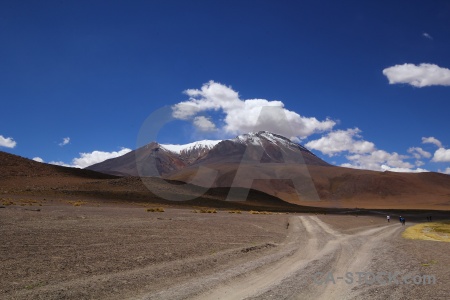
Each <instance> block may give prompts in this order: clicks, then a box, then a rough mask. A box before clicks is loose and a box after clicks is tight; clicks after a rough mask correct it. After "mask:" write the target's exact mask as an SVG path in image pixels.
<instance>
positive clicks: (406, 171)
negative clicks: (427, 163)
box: [381, 165, 429, 173]
mask: <svg viewBox="0 0 450 300" xmlns="http://www.w3.org/2000/svg"><path fill="white" fill-rule="evenodd" d="M381 169H382V170H383V171H390V172H402V173H423V172H429V171H428V170H425V169H422V168H417V169H409V168H391V167H389V166H386V165H382V166H381Z"/></svg>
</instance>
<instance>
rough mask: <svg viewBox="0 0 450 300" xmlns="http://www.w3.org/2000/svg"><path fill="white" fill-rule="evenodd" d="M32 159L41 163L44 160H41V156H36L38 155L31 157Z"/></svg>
mask: <svg viewBox="0 0 450 300" xmlns="http://www.w3.org/2000/svg"><path fill="white" fill-rule="evenodd" d="M33 160H34V161H37V162H40V163H43V162H44V160H43V159H42V158H40V157H38V156H36V157H33Z"/></svg>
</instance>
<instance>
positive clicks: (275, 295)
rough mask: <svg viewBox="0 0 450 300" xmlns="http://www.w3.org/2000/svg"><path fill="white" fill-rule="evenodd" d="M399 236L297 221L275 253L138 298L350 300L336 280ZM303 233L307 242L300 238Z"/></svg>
mask: <svg viewBox="0 0 450 300" xmlns="http://www.w3.org/2000/svg"><path fill="white" fill-rule="evenodd" d="M399 230H401V228H400V227H398V226H383V227H381V228H380V227H378V228H371V229H366V230H362V231H360V232H357V233H353V234H342V233H340V232H338V231H336V230H334V229H333V228H331V227H330V226H329V225H327V224H326V223H324V222H322V221H321V220H320V219H319V218H318V217H316V216H295V217H292V218H290V220H289V234H288V236H287V238H286V240H285V241H284V242H283V243H282V244H281V245H279V246H278V247H277V248H278V249H279V250H278V251H276V252H275V253H272V254H270V255H267V256H263V257H260V258H257V259H256V260H253V261H248V262H247V263H245V264H242V265H239V266H234V267H232V268H230V269H228V270H226V271H224V272H221V273H219V274H213V275H209V276H206V277H202V278H193V279H192V280H190V281H188V282H184V283H183V284H180V285H174V286H173V287H172V288H170V289H168V290H165V291H163V292H160V293H157V294H152V295H144V296H143V297H139V298H144V299H176V298H180V299H181V298H185V297H186V296H188V297H189V296H190V297H192V298H194V299H247V298H250V299H251V298H257V299H333V298H335V299H345V298H347V297H351V292H352V291H351V290H352V288H353V287H354V285H353V286H352V285H349V284H347V283H346V282H339V281H340V280H339V279H338V278H337V277H341V276H344V274H346V273H347V272H359V271H362V270H365V269H366V268H367V266H368V264H369V262H370V258H371V255H372V254H371V251H372V250H373V248H374V246H375V245H376V244H377V243H378V242H379V241H381V240H383V239H384V238H386V237H388V236H390V235H392V234H393V233H394V232H395V231H399ZM304 231H306V232H307V239H306V240H305V235H304V234H300V233H302V232H303V233H304ZM327 274H333V276H334V277H335V278H334V282H335V284H333V283H332V282H329V283H328V284H325V282H324V281H326V280H325V279H324V278H323V276H321V275H325V276H326V275H327ZM328 279H330V278H328ZM355 279H356V278H355ZM321 282H322V284H320V283H321ZM205 290H206V291H205Z"/></svg>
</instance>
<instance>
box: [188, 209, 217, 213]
mask: <svg viewBox="0 0 450 300" xmlns="http://www.w3.org/2000/svg"><path fill="white" fill-rule="evenodd" d="M192 212H193V213H201V214H216V213H217V210H216V209H214V208H213V209H207V208H202V209H194V210H193V211H192Z"/></svg>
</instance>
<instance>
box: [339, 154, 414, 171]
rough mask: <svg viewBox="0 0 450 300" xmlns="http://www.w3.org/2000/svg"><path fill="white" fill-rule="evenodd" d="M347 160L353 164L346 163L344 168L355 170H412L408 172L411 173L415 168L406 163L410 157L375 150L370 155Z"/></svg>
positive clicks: (352, 156) (360, 155)
mask: <svg viewBox="0 0 450 300" xmlns="http://www.w3.org/2000/svg"><path fill="white" fill-rule="evenodd" d="M346 158H347V159H348V160H349V161H350V162H351V163H345V164H342V166H343V167H349V168H355V169H366V170H374V171H384V170H386V169H387V168H390V169H391V170H396V169H398V170H400V169H405V170H406V169H408V170H410V171H408V172H411V171H412V168H413V167H414V166H413V165H412V164H411V163H409V162H405V161H404V159H407V158H408V156H406V155H400V154H398V153H396V152H392V153H389V152H386V151H384V150H375V151H373V152H371V153H369V154H354V155H348V156H346ZM383 166H384V167H383Z"/></svg>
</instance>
